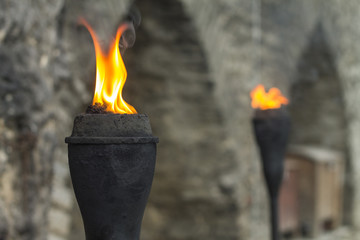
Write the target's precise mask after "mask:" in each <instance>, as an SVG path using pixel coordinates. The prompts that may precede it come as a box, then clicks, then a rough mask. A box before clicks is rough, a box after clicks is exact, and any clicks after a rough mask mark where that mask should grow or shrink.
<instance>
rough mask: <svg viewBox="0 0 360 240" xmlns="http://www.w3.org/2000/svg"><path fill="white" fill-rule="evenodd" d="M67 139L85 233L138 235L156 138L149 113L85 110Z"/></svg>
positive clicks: (133, 238) (127, 238) (102, 239)
mask: <svg viewBox="0 0 360 240" xmlns="http://www.w3.org/2000/svg"><path fill="white" fill-rule="evenodd" d="M65 142H66V143H68V144H69V145H68V149H69V167H70V174H71V179H72V183H73V186H74V191H75V195H76V199H77V201H78V204H79V207H80V210H81V215H82V218H83V222H84V228H85V234H86V239H87V240H110V239H111V240H138V239H139V235H140V229H141V222H142V217H143V214H144V210H145V206H146V202H147V199H148V196H149V193H150V188H151V184H152V180H153V176H154V169H155V159H156V143H157V142H158V138H156V137H153V136H152V132H151V127H150V123H149V119H148V117H147V116H146V115H142V114H82V115H79V116H77V117H76V118H75V121H74V128H73V132H72V135H71V137H67V138H66V139H65Z"/></svg>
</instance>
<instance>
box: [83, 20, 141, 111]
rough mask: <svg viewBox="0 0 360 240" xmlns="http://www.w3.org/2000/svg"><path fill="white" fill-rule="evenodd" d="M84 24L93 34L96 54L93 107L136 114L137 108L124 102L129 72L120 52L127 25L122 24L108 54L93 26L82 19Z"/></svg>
mask: <svg viewBox="0 0 360 240" xmlns="http://www.w3.org/2000/svg"><path fill="white" fill-rule="evenodd" d="M80 23H81V24H83V25H84V26H85V27H86V28H87V29H88V31H89V32H90V34H91V37H92V39H93V42H94V47H95V54H96V84H95V93H94V99H93V105H95V103H100V104H103V105H106V111H109V112H113V113H122V114H124V113H125V114H135V113H137V112H136V110H135V108H134V107H133V106H131V105H130V104H128V103H127V102H125V101H124V99H123V98H122V90H123V87H124V84H125V82H126V77H127V71H126V68H125V65H124V61H123V59H122V57H121V54H120V50H119V47H118V46H119V41H120V37H121V35H122V34H123V32H124V31H125V30H126V29H127V27H128V25H127V24H122V25H121V26H120V27H119V28H118V30H117V33H116V38H115V39H114V40H113V41H112V42H111V43H110V47H109V50H108V52H104V51H103V49H102V48H101V46H100V44H99V41H98V37H97V35H96V33H95V32H94V30H93V29H92V28H91V26H90V25H89V24H88V23H87V22H86V21H85V19H83V18H81V19H80Z"/></svg>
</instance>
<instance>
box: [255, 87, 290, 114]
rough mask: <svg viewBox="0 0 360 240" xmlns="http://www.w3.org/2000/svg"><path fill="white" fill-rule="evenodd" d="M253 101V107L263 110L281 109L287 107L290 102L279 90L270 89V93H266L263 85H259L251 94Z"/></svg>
mask: <svg viewBox="0 0 360 240" xmlns="http://www.w3.org/2000/svg"><path fill="white" fill-rule="evenodd" d="M250 97H251V99H252V102H251V106H252V107H253V108H258V109H261V110H265V109H275V108H280V107H281V106H282V105H287V104H288V103H289V100H288V99H287V98H286V97H284V96H283V95H282V94H281V91H280V90H279V89H277V88H270V90H269V92H266V91H265V87H264V85H262V84H259V85H257V86H256V87H255V88H254V89H253V90H252V91H251V93H250Z"/></svg>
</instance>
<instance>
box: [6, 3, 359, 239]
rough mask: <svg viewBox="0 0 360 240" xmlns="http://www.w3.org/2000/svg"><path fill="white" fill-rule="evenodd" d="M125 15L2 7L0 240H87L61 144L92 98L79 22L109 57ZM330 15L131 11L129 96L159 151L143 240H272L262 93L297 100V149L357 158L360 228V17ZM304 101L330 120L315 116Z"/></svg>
mask: <svg viewBox="0 0 360 240" xmlns="http://www.w3.org/2000/svg"><path fill="white" fill-rule="evenodd" d="M130 2H131V1H130V0H129V1H120V2H118V1H115V0H107V1H96V0H91V1H90V0H88V1H86V2H85V1H76V2H75V1H71V0H67V1H64V0H62V1H44V0H35V1H31V3H30V2H21V3H20V2H16V1H10V0H2V1H0V63H1V64H0V185H1V187H0V239H6V240H7V239H19V240H22V239H29V240H30V239H39V240H41V239H49V240H65V239H74V240H75V239H82V238H83V230H82V225H81V220H80V217H79V212H78V210H77V206H76V204H75V201H74V197H73V193H72V188H71V183H70V179H69V173H68V168H67V162H66V161H67V150H66V145H65V144H64V143H63V141H64V137H65V136H67V135H69V134H70V131H71V127H72V120H73V118H74V116H75V115H76V114H78V113H81V112H83V111H84V109H85V107H86V105H87V104H89V103H90V102H91V97H92V96H91V94H92V92H93V84H94V75H95V71H94V62H95V58H94V51H93V45H92V40H91V38H90V36H89V34H88V32H87V30H85V28H83V27H81V26H79V25H78V23H77V18H78V17H79V16H84V17H86V19H87V20H88V21H89V22H90V23H91V24H92V25H93V26H94V28H95V30H96V31H97V32H98V33H99V34H100V38H101V39H102V41H103V42H104V44H106V42H105V41H106V39H109V36H110V35H111V32H112V31H113V29H115V28H116V26H117V24H118V23H119V21H120V20H121V17H122V16H123V13H124V12H125V11H126V8H127V6H128V5H129V3H130ZM330 2H331V4H329V1H328V0H326V1H325V0H316V1H285V0H280V1H279V0H277V1H273V0H252V1H250V0H222V1H215V0H212V1H210V0H197V1H191V0H173V1H168V0H153V1H146V0H138V1H136V4H137V5H138V7H139V9H140V11H141V12H142V14H143V22H142V25H141V27H140V28H139V30H138V36H137V42H136V43H135V47H134V48H133V49H130V50H128V51H127V52H126V54H125V64H126V66H127V69H128V82H127V84H126V85H125V90H124V95H125V99H126V100H127V101H128V102H129V103H130V104H132V105H134V107H135V108H136V109H137V110H138V112H141V113H147V114H148V115H149V116H150V119H151V122H152V126H153V132H154V134H156V135H158V136H159V137H160V143H159V146H158V161H157V167H156V174H155V179H154V184H153V189H152V192H151V196H150V199H149V204H148V207H147V210H146V213H145V218H144V226H143V233H142V239H144V240H151V239H157V240H161V239H174V240H176V239H179V240H180V239H182V240H185V239H189V240H190V239H197V240H199V239H249V240H251V239H254V240H257V239H267V236H268V233H269V230H268V213H267V212H268V207H267V201H266V191H265V188H264V184H263V179H262V176H261V169H260V164H259V159H258V154H257V151H256V147H255V145H254V141H253V137H252V129H251V125H250V118H251V115H252V110H251V109H250V107H249V106H250V100H249V96H248V94H249V92H250V90H251V89H252V88H253V87H254V86H255V85H256V84H258V83H265V85H266V86H267V87H270V86H273V85H276V86H278V87H279V88H280V89H281V90H282V91H283V92H284V93H285V94H286V95H289V96H290V98H291V99H292V102H293V105H292V106H291V107H290V110H291V112H292V115H293V117H294V118H295V121H294V124H295V126H296V128H297V129H299V131H295V132H294V134H293V137H292V142H293V143H312V144H320V145H326V146H329V147H334V148H338V149H340V150H344V151H346V150H347V149H349V161H348V169H349V170H348V172H347V178H346V180H347V187H348V190H349V192H348V193H347V196H348V200H347V203H348V206H351V207H347V210H348V213H347V215H346V216H347V218H348V219H347V223H349V224H353V225H354V226H355V227H357V228H360V216H359V213H360V211H358V208H359V206H360V205H359V204H358V202H360V201H359V198H360V188H359V187H357V185H356V184H355V183H356V182H358V180H359V179H358V178H359V176H360V175H359V173H360V167H359V166H358V165H359V163H357V157H356V156H357V155H359V151H360V150H359V149H360V148H359V147H358V146H360V145H359V137H358V134H357V133H358V132H359V125H360V124H359V123H360V121H359V119H360V115H359V114H360V109H358V107H357V105H356V102H357V101H356V100H357V96H358V93H359V92H360V90H359V89H358V84H357V79H358V78H359V75H360V71H359V70H358V69H360V66H358V65H359V62H360V61H359V60H360V59H359V58H360V48H358V47H357V46H356V43H357V39H359V36H360V32H359V31H360V30H359V29H360V28H358V24H357V22H359V21H358V20H359V19H358V18H359V17H358V14H357V12H358V11H359V10H360V9H359V8H360V3H358V2H357V1H356V0H349V1H347V2H346V3H344V2H343V1H340V0H330ZM319 39H320V40H319ZM314 74H315V75H314ZM314 76H315V77H314ZM314 79H315V80H314ZM319 79H320V80H319ZM317 80H319V81H317ZM309 81H310V82H311V81H313V82H312V84H309ZM309 86H311V87H309ZM320 90H321V91H323V92H321V91H320ZM304 91H307V94H308V96H310V99H316V100H318V101H319V104H321V105H324V106H328V107H324V108H321V109H318V110H311V109H313V108H311V109H307V108H306V104H311V101H310V100H309V102H308V103H303V102H302V101H299V100H298V98H297V97H298V96H300V97H303V94H302V92H304ZM319 93H320V94H321V95H323V96H324V97H321V98H316V96H317V94H319ZM339 96H340V97H339ZM341 96H343V97H344V101H343V102H341ZM334 99H335V100H334ZM331 101H335V103H334V104H331ZM342 104H343V105H344V106H345V110H344V109H343V105H342ZM299 109H302V110H301V111H298V110H299ZM320 110H321V111H320ZM312 111H319V112H322V113H321V114H319V117H318V118H314V119H313V120H314V121H313V122H312V123H314V122H315V123H316V124H317V125H318V126H322V127H324V128H320V129H336V130H334V131H332V132H331V134H332V135H331V136H332V137H331V139H330V140H331V141H330V140H329V139H326V137H327V136H329V135H325V134H324V132H326V131H325V130H321V133H322V134H323V135H321V134H314V131H313V130H312V128H308V127H306V126H307V125H308V123H307V120H308V119H304V118H306V116H307V115H309V114H310V113H311V112H312ZM327 115H329V116H332V117H329V118H326V117H324V116H327ZM327 121H330V122H327ZM345 127H346V128H345ZM320 129H317V130H318V133H319V132H320ZM344 129H346V130H347V131H345V130H344ZM301 130H302V131H301ZM319 136H321V137H319ZM351 210H352V211H351Z"/></svg>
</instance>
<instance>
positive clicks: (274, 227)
mask: <svg viewBox="0 0 360 240" xmlns="http://www.w3.org/2000/svg"><path fill="white" fill-rule="evenodd" d="M270 208H271V216H270V220H271V236H272V237H271V239H272V240H279V228H278V222H279V219H278V196H274V197H271V198H270Z"/></svg>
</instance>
